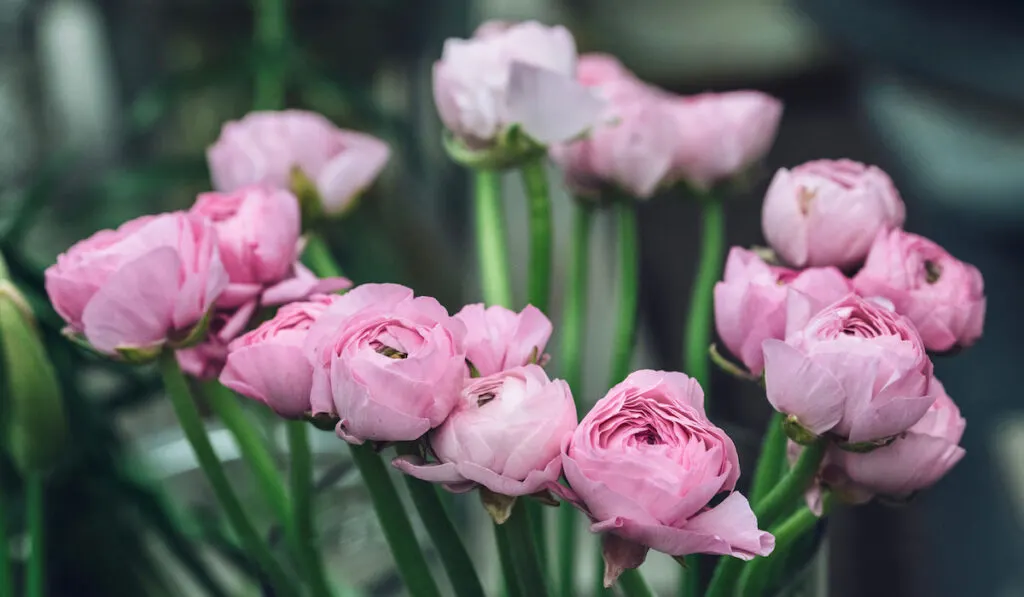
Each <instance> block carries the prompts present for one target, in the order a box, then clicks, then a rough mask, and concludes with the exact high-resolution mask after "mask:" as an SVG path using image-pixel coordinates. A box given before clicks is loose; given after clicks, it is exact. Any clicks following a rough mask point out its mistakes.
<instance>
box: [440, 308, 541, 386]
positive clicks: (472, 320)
mask: <svg viewBox="0 0 1024 597" xmlns="http://www.w3.org/2000/svg"><path fill="white" fill-rule="evenodd" d="M455 319H457V320H459V321H461V322H462V323H463V325H465V327H466V337H465V340H464V341H463V344H462V345H463V347H464V348H465V350H466V360H468V361H469V362H470V363H472V364H473V367H475V368H476V370H477V372H478V373H479V374H480V375H482V376H487V375H492V374H494V373H499V372H501V371H504V370H506V369H512V368H514V367H521V366H523V365H526V364H529V363H530V362H540V361H541V360H542V359H543V357H544V348H545V347H546V346H547V344H548V339H550V338H551V320H550V319H548V318H547V316H546V315H544V313H543V312H541V310H540V309H538V308H536V307H534V306H533V305H527V306H526V308H524V309H523V310H522V311H520V312H519V313H516V312H515V311H512V310H510V309H506V308H505V307H501V306H498V305H494V306H491V307H486V308H485V307H484V306H483V304H482V303H476V304H472V305H466V306H465V307H463V308H462V310H461V311H459V312H458V313H456V314H455Z"/></svg>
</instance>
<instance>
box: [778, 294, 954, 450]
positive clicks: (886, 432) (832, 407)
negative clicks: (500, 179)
mask: <svg viewBox="0 0 1024 597" xmlns="http://www.w3.org/2000/svg"><path fill="white" fill-rule="evenodd" d="M788 300H789V302H790V305H789V306H788V308H789V312H788V314H787V322H786V327H787V330H786V340H785V341H782V340H775V339H769V340H765V341H764V343H763V344H762V349H763V351H764V374H765V387H766V390H767V395H768V401H769V402H771V403H772V406H774V407H775V409H776V410H778V411H779V412H781V413H783V414H786V415H791V416H793V417H796V419H797V422H798V423H799V424H800V425H801V426H803V427H804V428H805V429H807V430H809V431H810V432H811V433H814V434H818V435H820V434H822V433H826V432H829V433H831V434H833V435H836V436H838V437H840V438H842V439H844V440H846V441H848V442H850V443H861V442H874V441H880V440H884V439H887V438H890V437H892V436H894V435H898V434H900V433H903V432H904V431H906V430H907V429H908V428H909V427H910V426H911V425H913V424H914V423H916V422H917V421H918V420H920V419H921V417H922V416H924V413H925V412H926V411H927V410H928V407H929V406H930V405H931V404H932V403H933V402H934V401H935V395H934V390H933V389H932V388H931V385H930V383H929V381H930V379H931V377H932V362H931V360H930V359H929V358H928V355H927V353H926V352H925V347H924V344H923V343H922V341H921V337H920V336H919V335H918V333H917V330H915V329H914V325H913V324H912V323H911V322H910V321H909V320H908V319H906V318H905V317H903V316H901V315H899V314H897V313H895V312H893V311H891V310H890V309H889V308H887V307H886V306H883V305H882V304H880V303H879V302H876V301H873V300H865V299H863V298H861V297H859V296H856V295H853V294H850V295H848V296H847V297H845V298H843V299H840V300H839V301H837V302H835V303H833V304H832V305H829V306H828V307H826V308H825V309H823V310H821V311H818V312H817V314H814V313H815V309H813V308H810V307H808V305H807V303H808V299H807V298H806V297H805V296H803V295H801V294H800V293H798V292H791V293H790V295H789V297H788Z"/></svg>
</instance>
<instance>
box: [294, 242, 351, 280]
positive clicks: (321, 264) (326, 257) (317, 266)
mask: <svg viewBox="0 0 1024 597" xmlns="http://www.w3.org/2000/svg"><path fill="white" fill-rule="evenodd" d="M302 260H303V261H305V262H306V265H308V266H309V269H311V270H313V272H314V273H316V275H318V276H320V277H321V278H334V277H338V276H341V275H343V274H342V272H341V267H340V266H339V265H338V262H337V261H335V260H334V256H332V255H331V250H330V248H328V246H327V243H326V242H324V237H322V236H320V234H318V233H316V232H310V233H308V234H307V235H306V249H305V251H304V252H303V253H302Z"/></svg>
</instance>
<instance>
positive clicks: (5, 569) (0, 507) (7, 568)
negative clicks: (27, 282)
mask: <svg viewBox="0 0 1024 597" xmlns="http://www.w3.org/2000/svg"><path fill="white" fill-rule="evenodd" d="M2 264H3V258H2V257H0V265H2ZM2 277H3V272H0V279H2ZM9 547H10V542H9V537H8V536H7V495H6V494H4V491H3V488H2V487H0V597H13V595H14V585H13V578H12V576H11V558H10V552H9V551H8V550H9Z"/></svg>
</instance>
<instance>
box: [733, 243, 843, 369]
mask: <svg viewBox="0 0 1024 597" xmlns="http://www.w3.org/2000/svg"><path fill="white" fill-rule="evenodd" d="M790 290H796V291H798V292H801V293H802V294H803V295H804V296H806V297H807V299H808V300H809V302H810V303H811V308H812V309H813V310H815V311H817V310H820V309H822V308H824V307H825V306H826V305H829V304H831V303H834V302H835V301H837V300H839V299H841V298H843V297H844V296H846V295H847V294H849V293H850V292H851V291H852V287H851V285H850V281H849V280H848V279H847V278H846V276H844V275H843V274H842V272H840V271H839V270H838V269H836V268H834V267H812V268H808V269H805V270H802V271H795V270H791V269H788V268H784V267H778V266H774V265H768V264H767V263H765V262H764V261H763V260H762V259H761V258H760V257H759V256H758V255H757V253H754V252H753V251H749V250H747V249H744V248H742V247H733V248H732V249H731V250H730V251H729V258H728V259H727V260H726V262H725V276H724V278H723V279H722V281H721V282H719V283H717V284H716V285H715V327H716V328H717V330H718V335H719V337H721V338H722V342H723V343H724V344H725V346H726V348H728V349H729V352H731V353H732V354H733V355H735V356H736V357H737V358H739V359H740V360H741V361H743V364H744V365H745V366H746V367H747V369H749V370H750V372H751V373H753V374H755V375H760V374H761V371H762V370H763V369H764V355H763V353H762V352H761V343H762V342H764V341H765V340H767V339H769V338H776V339H779V340H782V339H785V337H786V296H787V294H788V293H789V291H790Z"/></svg>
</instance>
